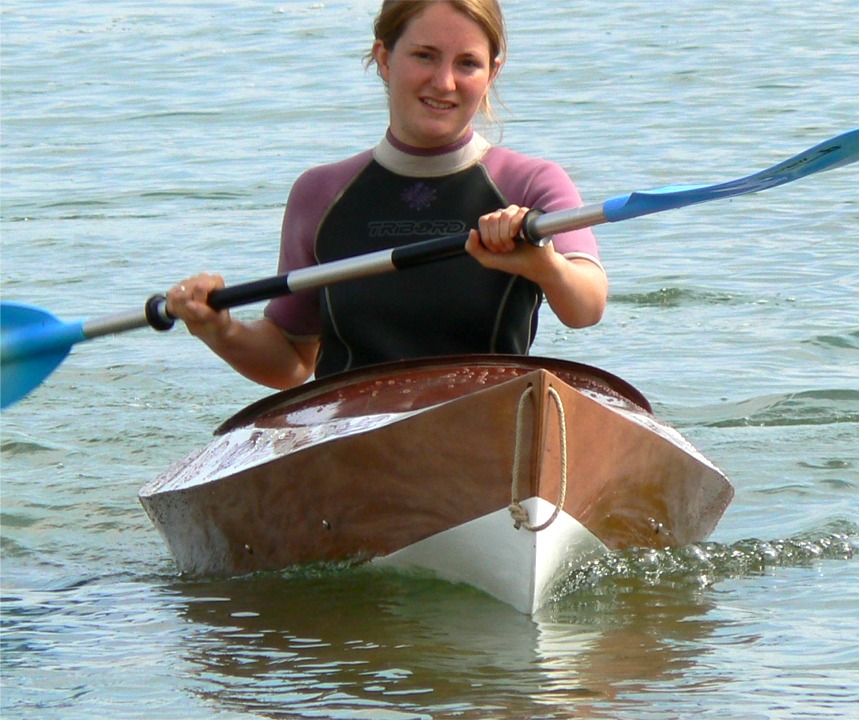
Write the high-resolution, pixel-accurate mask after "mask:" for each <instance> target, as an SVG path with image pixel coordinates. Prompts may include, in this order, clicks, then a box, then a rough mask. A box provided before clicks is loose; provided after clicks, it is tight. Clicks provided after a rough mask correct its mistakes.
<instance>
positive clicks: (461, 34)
mask: <svg viewBox="0 0 859 720" xmlns="http://www.w3.org/2000/svg"><path fill="white" fill-rule="evenodd" d="M400 40H401V41H405V42H406V43H409V44H413V45H425V46H431V47H439V48H444V49H450V50H453V51H455V52H461V53H462V52H471V53H488V52H489V38H488V37H487V36H486V33H485V32H484V31H483V28H482V27H481V26H480V25H479V24H478V23H476V22H475V21H474V20H472V19H471V18H470V17H468V16H467V15H464V14H463V13H461V12H459V11H458V10H456V9H454V7H453V6H452V5H449V4H448V3H446V2H436V3H431V4H430V6H429V7H428V8H427V9H426V10H424V11H423V12H421V13H420V14H419V15H416V16H415V17H413V18H412V19H411V20H410V21H409V23H408V25H407V26H406V29H405V31H404V32H403V34H402V36H401V38H400Z"/></svg>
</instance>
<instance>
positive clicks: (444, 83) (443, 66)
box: [433, 62, 456, 92]
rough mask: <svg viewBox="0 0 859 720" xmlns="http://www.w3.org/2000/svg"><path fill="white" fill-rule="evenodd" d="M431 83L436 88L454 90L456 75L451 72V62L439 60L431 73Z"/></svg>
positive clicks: (447, 90) (446, 90)
mask: <svg viewBox="0 0 859 720" xmlns="http://www.w3.org/2000/svg"><path fill="white" fill-rule="evenodd" d="M433 85H434V86H435V87H436V88H437V89H438V90H443V91H445V92H453V91H454V90H456V77H455V76H454V72H453V63H449V62H441V63H439V64H438V66H437V67H436V70H435V73H434V75H433Z"/></svg>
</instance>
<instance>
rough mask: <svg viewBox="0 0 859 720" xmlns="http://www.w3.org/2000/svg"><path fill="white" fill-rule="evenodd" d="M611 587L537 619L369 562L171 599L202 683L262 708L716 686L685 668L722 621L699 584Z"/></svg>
mask: <svg viewBox="0 0 859 720" xmlns="http://www.w3.org/2000/svg"><path fill="white" fill-rule="evenodd" d="M614 585H615V592H614V593H613V596H612V597H611V599H610V600H609V599H607V598H606V597H599V596H598V594H596V593H593V592H591V593H585V594H578V595H577V596H576V597H575V598H567V599H565V600H563V601H560V602H556V603H554V604H553V605H551V606H550V607H549V608H547V609H546V610H545V611H543V612H541V613H540V614H539V615H538V616H536V617H534V618H533V619H532V618H529V617H527V616H525V615H522V614H520V613H518V612H516V611H515V610H512V609H511V608H510V607H508V606H507V605H504V604H502V603H499V602H496V601H495V600H492V599H491V598H489V597H487V596H485V595H483V594H481V593H479V592H477V591H474V590H472V589H471V588H468V587H465V586H452V585H450V584H448V583H445V582H441V581H436V580H432V579H427V578H416V577H404V576H401V575H396V574H393V573H389V572H382V571H378V570H376V569H365V568H353V569H349V570H345V571H339V572H334V573H332V572H330V571H321V572H319V573H307V574H301V573H299V574H292V575H289V574H259V575H255V576H251V577H245V578H239V579H233V580H227V581H222V582H214V583H212V582H209V583H197V582H194V583H191V582H180V583H177V584H175V585H174V586H172V587H171V588H170V592H171V593H176V594H177V598H176V599H177V600H178V603H177V604H178V606H179V607H180V608H181V613H182V615H183V616H184V617H185V618H187V619H188V620H190V621H192V622H193V623H194V624H195V625H196V626H198V627H199V629H200V631H201V633H202V635H203V637H200V638H199V639H198V641H197V642H195V643H194V644H193V646H192V647H191V653H192V654H191V656H190V657H189V658H188V659H189V660H190V661H191V662H192V663H193V664H194V665H195V666H197V667H199V669H200V674H201V678H205V680H206V685H207V688H206V689H205V690H203V691H202V692H203V693H204V694H206V695H208V696H209V699H210V700H216V701H217V703H218V704H219V705H222V706H223V707H227V708H230V709H232V710H236V709H241V710H244V711H248V712H254V713H259V714H261V715H263V716H264V717H287V716H290V717H291V716H293V715H290V713H292V714H295V715H296V716H298V715H301V716H305V715H306V716H312V715H313V713H314V711H320V709H321V708H326V709H327V711H328V712H333V708H335V707H340V708H341V709H343V710H345V709H346V708H352V709H354V708H358V707H361V708H366V709H367V711H368V712H369V709H370V708H372V710H373V713H381V712H385V713H390V715H381V714H378V715H377V714H372V713H371V715H369V716H372V717H388V716H390V717H435V718H442V717H471V718H486V717H511V718H513V717H546V718H550V717H551V718H555V717H558V718H560V717H568V716H569V714H570V713H573V712H577V713H581V712H584V713H585V715H586V716H589V717H611V716H612V713H614V712H616V710H617V707H618V706H617V704H616V703H615V701H616V699H617V695H618V692H619V691H620V690H621V689H622V690H623V693H624V695H627V696H628V695H629V694H630V693H633V694H634V693H635V692H636V690H635V688H636V687H637V688H639V690H641V691H643V690H644V688H645V687H646V686H649V685H650V686H652V684H653V683H654V682H665V683H667V684H675V683H678V682H681V679H682V678H683V677H686V676H689V675H692V676H694V677H695V678H696V680H695V682H702V681H704V680H705V679H707V680H713V678H708V677H707V675H708V671H707V670H706V668H698V667H697V666H698V664H699V662H700V660H701V643H702V641H703V640H704V639H705V638H706V637H707V636H709V635H711V634H712V633H713V632H714V630H715V628H716V626H717V625H718V621H716V620H713V619H711V618H709V617H708V615H709V613H710V610H711V609H712V602H711V601H710V600H709V599H708V598H707V594H706V592H703V591H702V590H701V588H700V587H698V586H695V585H694V584H690V585H688V586H687V587H686V588H685V589H682V591H680V592H678V588H677V587H674V586H662V587H660V586H652V585H648V584H647V582H646V581H645V580H643V579H641V578H635V577H629V578H626V579H624V580H623V581H621V582H616V583H614ZM344 597H348V598H349V603H344V602H343V599H344ZM607 604H611V606H612V607H611V609H610V610H611V611H610V612H606V610H607V609H608V608H607ZM607 701H611V702H612V703H613V704H612V705H611V707H612V708H614V710H608V709H606V710H605V714H602V713H603V711H602V710H601V709H600V708H601V704H602V703H604V702H607ZM607 707H608V706H607ZM395 708H396V713H395V712H394V709H395ZM347 716H348V717H353V715H347Z"/></svg>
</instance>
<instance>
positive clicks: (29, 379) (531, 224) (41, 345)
mask: <svg viewBox="0 0 859 720" xmlns="http://www.w3.org/2000/svg"><path fill="white" fill-rule="evenodd" d="M856 160H859V128H857V129H854V130H850V131H849V132H846V133H843V134H841V135H838V136H836V137H834V138H831V139H829V140H827V141H825V142H822V143H820V144H819V145H815V146H814V147H812V148H809V149H808V150H806V151H804V152H802V153H800V154H799V155H795V156H794V157H792V158H790V159H788V160H785V161H784V162H781V163H778V164H777V165H773V166H772V167H770V168H768V169H766V170H762V171H761V172H758V173H755V174H753V175H748V176H746V177H743V178H739V179H737V180H731V181H729V182H723V183H717V184H714V185H671V186H667V187H663V188H658V189H656V190H643V191H635V192H632V193H629V194H627V195H619V196H617V197H613V198H610V199H608V200H606V201H605V202H602V203H598V204H594V205H586V206H584V207H580V208H573V209H570V210H560V211H557V212H550V213H543V212H541V211H539V210H532V211H531V212H530V213H529V214H528V215H527V216H526V218H525V226H524V228H523V231H522V236H523V239H524V240H527V241H528V242H530V243H531V244H534V245H545V244H546V243H547V242H548V241H549V239H550V237H551V235H553V234H555V233H558V232H565V231H569V230H576V229H579V228H583V227H589V226H592V225H599V224H601V223H605V222H619V221H621V220H629V219H631V218H634V217H640V216H642V215H649V214H651V213H657V212H663V211H665V210H672V209H676V208H681V207H686V206H687V205H694V204H697V203H703V202H708V201H710V200H719V199H723V198H729V197H735V196H737V195H745V194H748V193H754V192H758V191H760V190H766V189H768V188H772V187H776V186H778V185H784V184H785V183H788V182H792V181H793V180H798V179H800V178H803V177H807V176H809V175H813V174H814V173H818V172H822V171H824V170H831V169H833V168H836V167H840V166H842V165H847V164H849V163H852V162H855V161H856ZM466 238H467V235H456V236H451V237H444V238H436V239H433V240H426V241H424V242H419V243H414V244H412V245H406V246H403V247H398V248H393V249H391V250H381V251H378V252H375V253H368V254H366V255H360V256H358V257H354V258H346V259H344V260H338V261H335V262H331V263H325V264H323V265H317V266H314V267H308V268H301V269H299V270H293V271H292V272H289V273H286V274H284V275H278V276H274V277H270V278H265V279H263V280H256V281H253V282H249V283H245V284H241V285H235V286H232V287H228V288H224V289H223V290H218V291H216V292H214V293H212V294H211V296H210V297H209V304H210V305H211V306H212V307H213V308H215V309H216V310H223V309H226V308H231V307H237V306H240V305H246V304H248V303H252V302H259V301H261V300H267V299H270V298H273V297H277V296H279V295H287V294H290V293H294V292H299V291H301V290H309V289H313V288H319V287H323V286H326V285H331V284H333V283H337V282H341V281H344V280H352V279H355V278H359V277H366V276H368V275H375V274H379V273H383V272H389V271H391V270H402V269H405V268H408V267H413V266H416V265H421V264H424V263H427V262H433V261H437V260H441V259H444V258H447V257H452V256H455V255H460V254H462V253H464V252H465V241H466ZM166 302H167V301H166V299H165V297H164V296H163V295H154V296H152V297H151V298H149V300H148V301H147V302H146V305H145V307H144V310H143V312H139V311H132V312H128V313H124V314H121V315H112V316H108V317H105V318H102V319H95V320H86V321H84V320H80V321H77V322H73V323H65V322H62V321H61V320H58V319H57V318H56V317H54V316H53V315H51V314H50V313H49V312H47V311H46V310H42V309H40V308H37V307H33V306H30V305H23V304H19V303H11V302H3V303H0V328H2V337H0V369H2V375H0V407H4V408H5V407H7V406H9V405H11V404H12V403H14V402H16V401H18V400H20V399H21V398H23V397H24V396H26V395H27V394H28V393H29V392H30V391H32V390H33V389H34V388H36V387H37V386H38V385H39V384H40V383H41V382H42V381H43V380H44V379H45V378H46V377H47V376H48V375H50V374H51V373H52V372H53V371H54V369H56V368H57V367H58V366H59V365H60V363H62V361H63V360H64V359H65V358H66V356H67V355H68V354H69V351H70V350H71V348H72V346H73V345H75V344H76V343H79V342H83V341H85V340H92V339H94V338H97V337H101V336H103V335H109V334H114V333H120V332H125V331H127V330H134V329H137V328H142V327H146V326H150V327H153V328H154V329H156V330H169V329H170V328H171V327H172V326H173V318H172V317H170V315H169V314H168V312H167V308H166Z"/></svg>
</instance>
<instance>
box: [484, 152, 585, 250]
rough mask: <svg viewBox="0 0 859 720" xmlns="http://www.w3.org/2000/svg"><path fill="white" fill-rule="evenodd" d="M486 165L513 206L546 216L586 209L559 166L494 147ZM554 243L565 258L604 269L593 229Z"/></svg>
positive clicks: (575, 232)
mask: <svg viewBox="0 0 859 720" xmlns="http://www.w3.org/2000/svg"><path fill="white" fill-rule="evenodd" d="M483 163H484V167H485V169H486V172H487V173H488V174H489V176H490V178H491V180H492V181H493V182H494V183H495V184H496V186H497V187H498V189H499V190H500V191H501V194H502V196H503V197H504V199H505V201H506V202H507V203H509V204H513V205H521V206H523V207H529V208H539V209H540V210H544V211H545V212H554V211H557V210H568V209H570V208H576V207H580V206H581V205H582V197H581V195H580V194H579V191H578V188H576V185H575V183H574V182H573V180H572V178H571V177H570V176H569V174H568V173H567V171H566V170H564V168H562V167H561V166H560V165H559V164H557V163H555V162H552V161H550V160H544V159H542V158H535V157H529V156H527V155H523V154H522V153H518V152H515V151H513V150H509V149H507V148H503V147H493V148H492V149H491V150H490V151H489V152H488V153H487V154H486V156H485V157H484V160H483ZM553 242H554V246H555V249H556V250H557V251H558V252H560V253H561V254H562V255H565V256H567V257H570V258H574V257H581V258H585V259H587V260H590V261H592V262H594V263H596V264H597V265H600V262H599V250H598V248H597V242H596V238H595V237H594V234H593V232H592V231H591V229H590V228H582V229H580V230H573V231H570V232H563V233H558V234H556V235H555V236H554V238H553ZM600 267H602V266H600Z"/></svg>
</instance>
